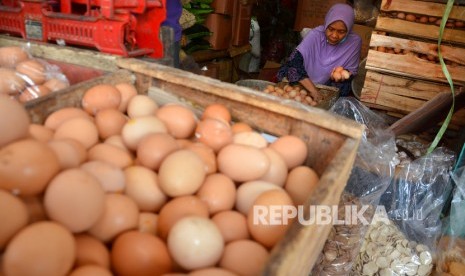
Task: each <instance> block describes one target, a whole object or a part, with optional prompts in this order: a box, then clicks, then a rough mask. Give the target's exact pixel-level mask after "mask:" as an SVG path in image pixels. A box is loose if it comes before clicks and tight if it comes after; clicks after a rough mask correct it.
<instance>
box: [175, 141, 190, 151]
mask: <svg viewBox="0 0 465 276" xmlns="http://www.w3.org/2000/svg"><path fill="white" fill-rule="evenodd" d="M176 143H178V147H179V149H186V148H187V147H188V146H189V145H191V144H193V143H194V142H192V141H191V140H188V139H176Z"/></svg>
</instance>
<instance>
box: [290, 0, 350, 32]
mask: <svg viewBox="0 0 465 276" xmlns="http://www.w3.org/2000/svg"><path fill="white" fill-rule="evenodd" d="M346 2H347V1H345V0H327V1H320V0H299V2H298V3H297V14H296V19H295V24H294V30H296V31H299V32H300V31H301V30H302V29H303V28H314V27H317V26H319V25H323V23H324V22H325V16H326V13H327V12H328V11H329V9H330V8H331V7H332V6H333V5H334V4H337V3H346Z"/></svg>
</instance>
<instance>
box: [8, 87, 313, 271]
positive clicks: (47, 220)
mask: <svg viewBox="0 0 465 276" xmlns="http://www.w3.org/2000/svg"><path fill="white" fill-rule="evenodd" d="M81 106H82V108H74V107H65V108H62V109H59V110H57V111H54V112H53V113H51V114H50V115H49V116H48V117H47V118H46V120H45V122H44V124H33V123H31V122H30V119H29V116H28V113H27V111H26V110H25V109H24V108H23V106H22V105H21V104H20V103H18V102H16V101H13V100H11V99H9V98H8V97H4V96H1V95H0V113H1V115H2V116H0V132H1V133H2V135H1V136H0V179H1V181H0V221H1V222H2V223H1V224H2V225H1V227H0V268H1V269H0V275H5V276H10V275H14V276H18V275H28V276H30V275H71V276H79V275H94V276H99V275H102V276H103V275H218V276H221V275H257V274H258V273H259V272H260V270H261V269H262V268H263V267H264V266H265V264H266V262H267V260H268V257H269V255H270V251H271V249H272V248H273V246H274V245H275V244H276V243H277V242H278V241H279V240H280V239H281V238H282V237H283V235H285V232H286V230H287V228H288V227H289V224H290V221H288V224H283V225H273V226H269V225H260V224H254V223H253V211H252V210H253V206H254V205H263V206H271V205H301V204H303V203H304V201H305V200H306V198H307V197H308V196H309V195H310V194H311V193H312V192H313V190H314V189H315V187H316V185H317V183H318V175H317V174H316V173H315V171H314V170H313V169H311V168H309V167H308V166H304V165H303V164H304V162H305V160H306V158H307V155H308V149H307V146H306V144H305V143H304V142H303V141H302V140H301V139H300V138H298V137H295V136H291V135H288V136H282V137H279V138H277V139H276V140H274V141H273V142H269V141H267V140H266V139H265V138H264V137H263V136H262V135H261V134H259V133H258V132H256V131H254V130H253V129H252V128H251V127H250V126H249V125H247V124H245V123H243V122H237V123H232V121H231V115H230V113H229V111H228V110H227V108H226V107H225V106H223V105H220V104H213V105H210V106H208V107H206V109H205V110H204V112H203V114H202V116H201V118H198V117H196V115H195V114H194V113H193V112H192V111H191V110H190V109H189V108H187V107H185V106H182V105H178V104H167V105H164V106H159V105H158V104H157V103H156V102H155V101H153V100H152V99H151V98H150V97H148V96H147V95H141V94H137V91H136V89H135V87H134V86H133V85H131V84H128V83H120V84H117V85H114V86H113V85H107V84H101V85H97V86H94V87H92V88H91V89H89V90H88V91H86V93H85V94H84V96H83V98H82V102H81Z"/></svg>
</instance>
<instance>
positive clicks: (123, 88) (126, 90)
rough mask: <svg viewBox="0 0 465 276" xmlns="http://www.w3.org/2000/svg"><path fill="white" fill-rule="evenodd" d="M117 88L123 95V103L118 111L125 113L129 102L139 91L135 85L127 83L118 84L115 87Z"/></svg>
mask: <svg viewBox="0 0 465 276" xmlns="http://www.w3.org/2000/svg"><path fill="white" fill-rule="evenodd" d="M115 88H116V89H118V91H119V92H120V94H121V103H120V104H119V106H118V110H119V111H121V112H123V113H125V112H126V110H127V108H128V104H129V101H130V100H131V99H132V98H133V97H134V96H136V95H137V89H136V87H135V86H134V85H132V84H130V83H127V82H122V83H118V84H116V85H115Z"/></svg>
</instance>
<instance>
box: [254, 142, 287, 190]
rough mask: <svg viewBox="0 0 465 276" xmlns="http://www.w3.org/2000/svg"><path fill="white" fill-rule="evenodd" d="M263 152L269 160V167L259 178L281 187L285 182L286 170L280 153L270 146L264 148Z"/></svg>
mask: <svg viewBox="0 0 465 276" xmlns="http://www.w3.org/2000/svg"><path fill="white" fill-rule="evenodd" d="M263 152H264V153H265V154H266V156H267V157H268V159H269V160H270V167H269V168H268V171H267V172H266V173H265V174H264V175H263V176H262V177H260V179H259V180H263V181H267V182H269V183H273V184H276V185H278V186H280V187H283V186H284V183H285V182H286V179H287V172H288V170H287V164H286V162H284V159H283V158H282V157H281V155H279V154H278V153H277V152H276V151H275V150H274V149H272V148H264V149H263Z"/></svg>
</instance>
